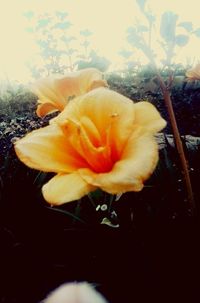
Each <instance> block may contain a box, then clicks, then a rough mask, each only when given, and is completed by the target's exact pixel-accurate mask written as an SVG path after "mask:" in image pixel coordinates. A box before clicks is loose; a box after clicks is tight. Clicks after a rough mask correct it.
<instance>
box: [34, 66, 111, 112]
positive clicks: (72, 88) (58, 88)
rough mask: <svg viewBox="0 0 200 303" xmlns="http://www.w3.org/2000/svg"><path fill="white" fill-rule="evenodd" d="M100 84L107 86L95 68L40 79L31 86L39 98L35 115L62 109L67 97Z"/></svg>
mask: <svg viewBox="0 0 200 303" xmlns="http://www.w3.org/2000/svg"><path fill="white" fill-rule="evenodd" d="M100 86H107V83H106V81H105V80H103V74H102V73H101V72H100V71H99V70H97V69H96V68H86V69H83V70H80V71H77V72H71V73H68V74H65V75H60V76H51V77H48V78H45V79H40V80H38V81H37V82H36V83H35V84H34V85H33V86H32V91H33V93H35V94H36V95H37V96H38V98H39V99H38V103H39V105H38V107H37V115H38V116H39V117H43V116H45V115H47V114H49V113H52V112H54V111H62V110H63V109H64V108H65V106H66V104H67V103H68V100H69V97H73V96H80V95H82V94H84V93H86V92H88V91H90V90H92V89H94V88H97V87H100Z"/></svg>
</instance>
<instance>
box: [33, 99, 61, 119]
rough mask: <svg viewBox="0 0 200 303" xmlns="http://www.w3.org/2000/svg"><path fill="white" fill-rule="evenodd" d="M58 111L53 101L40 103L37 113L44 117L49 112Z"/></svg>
mask: <svg viewBox="0 0 200 303" xmlns="http://www.w3.org/2000/svg"><path fill="white" fill-rule="evenodd" d="M56 111H58V108H57V107H55V106H54V105H53V104H52V103H48V102H46V103H43V104H39V105H38V107H37V110H36V114H37V115H38V117H44V116H46V115H47V114H51V113H53V112H56Z"/></svg>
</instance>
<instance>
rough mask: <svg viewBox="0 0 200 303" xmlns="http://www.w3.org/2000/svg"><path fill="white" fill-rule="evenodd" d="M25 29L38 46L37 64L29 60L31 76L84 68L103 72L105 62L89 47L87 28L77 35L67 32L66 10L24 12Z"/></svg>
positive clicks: (90, 34)
mask: <svg viewBox="0 0 200 303" xmlns="http://www.w3.org/2000/svg"><path fill="white" fill-rule="evenodd" d="M25 17H26V18H27V21H28V24H29V25H28V27H27V28H26V30H27V31H28V32H29V33H30V34H31V35H32V36H33V39H34V40H35V41H36V44H37V46H38V49H39V58H38V59H39V60H40V63H35V62H34V60H33V62H32V61H30V62H29V63H28V65H29V68H30V69H31V71H32V75H33V77H34V78H36V79H37V78H38V77H41V76H46V75H49V74H52V73H53V74H55V73H61V74H63V73H64V72H66V71H73V70H75V69H77V67H78V69H81V68H85V67H97V68H98V69H100V70H102V71H105V70H106V69H107V68H108V66H109V61H108V60H107V59H106V58H104V57H100V56H98V54H97V53H96V52H95V50H94V49H92V46H91V41H90V37H91V36H92V32H90V31H89V30H88V29H84V30H80V32H79V35H77V36H74V35H72V33H71V30H70V29H71V28H72V26H73V25H72V23H71V22H70V21H69V17H68V13H66V12H56V13H55V14H47V13H46V14H43V15H34V14H33V13H31V12H27V13H26V14H25Z"/></svg>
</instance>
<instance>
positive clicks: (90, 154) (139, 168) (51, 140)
mask: <svg viewBox="0 0 200 303" xmlns="http://www.w3.org/2000/svg"><path fill="white" fill-rule="evenodd" d="M165 125H166V122H165V120H163V119H162V118H161V116H160V114H159V112H158V111H157V110H156V108H155V107H154V106H153V105H152V104H151V103H148V102H145V101H144V102H139V103H136V104H134V103H133V101H132V100H130V99H128V98H126V97H124V96H122V95H120V94H118V93H116V92H114V91H112V90H109V89H107V88H98V89H95V90H92V91H90V92H89V93H87V94H84V95H82V96H80V97H77V98H75V99H73V100H72V101H71V102H70V103H69V105H68V106H66V107H65V109H64V110H63V111H62V113H60V114H59V115H58V116H57V117H56V118H54V119H53V120H52V121H51V123H50V125H49V126H46V127H44V128H41V129H38V130H35V131H33V132H31V133H30V134H28V135H26V136H25V137H24V138H22V139H20V140H19V141H17V142H16V143H15V150H16V153H17V155H18V157H19V158H20V160H21V161H22V162H24V163H25V164H26V165H28V166H29V167H31V168H34V169H39V170H42V171H46V172H55V173H56V175H55V176H54V177H53V178H52V179H51V180H50V181H49V182H48V183H47V184H45V185H44V186H43V188H42V192H43V195H44V198H45V199H46V201H48V202H49V203H50V204H54V205H60V204H63V203H65V202H70V201H73V200H77V199H80V198H81V197H83V196H84V195H86V194H88V193H89V192H91V191H93V190H95V189H97V188H101V189H102V190H104V191H105V192H107V193H110V194H119V193H124V192H128V191H140V190H142V188H143V186H144V184H143V183H144V181H145V180H146V179H147V178H149V176H150V175H151V173H152V172H153V170H154V169H155V167H156V164H157V161H158V145H157V143H156V141H155V138H154V134H155V133H156V132H158V131H160V130H161V129H162V128H163V127H165Z"/></svg>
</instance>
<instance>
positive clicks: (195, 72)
mask: <svg viewBox="0 0 200 303" xmlns="http://www.w3.org/2000/svg"><path fill="white" fill-rule="evenodd" d="M186 77H188V80H200V63H198V64H197V65H196V66H195V67H194V68H192V69H191V70H188V71H187V72H186Z"/></svg>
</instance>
